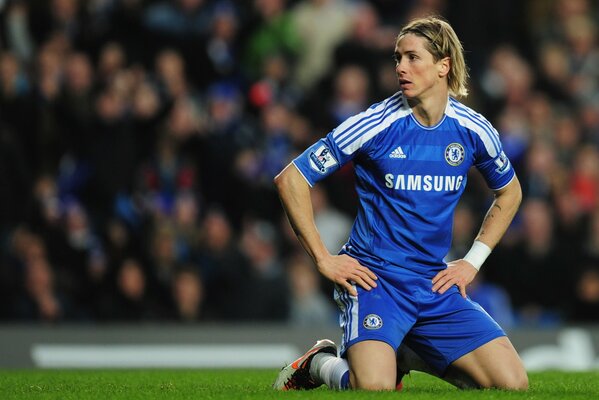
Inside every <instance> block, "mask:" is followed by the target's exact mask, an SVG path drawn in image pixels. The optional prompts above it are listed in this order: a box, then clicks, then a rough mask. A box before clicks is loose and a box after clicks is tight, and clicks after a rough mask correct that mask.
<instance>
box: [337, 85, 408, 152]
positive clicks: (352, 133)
mask: <svg viewBox="0 0 599 400" xmlns="http://www.w3.org/2000/svg"><path fill="white" fill-rule="evenodd" d="M411 112H412V110H411V109H410V108H409V107H407V106H406V105H405V103H404V101H403V96H402V95H401V93H397V94H395V95H393V96H391V97H390V98H388V99H387V100H385V101H383V102H381V103H379V104H376V105H375V106H373V107H371V108H369V109H368V110H367V111H365V112H363V113H360V114H358V115H356V116H354V117H351V118H348V119H347V120H346V121H345V122H343V123H342V124H341V125H339V127H338V128H337V129H336V130H335V132H333V139H334V140H335V143H337V145H338V146H339V148H340V149H341V151H343V153H345V154H352V153H354V152H355V151H356V150H358V149H359V148H360V147H362V145H363V144H364V143H366V142H368V141H369V140H370V139H372V138H373V137H374V136H376V135H377V134H379V133H380V132H382V131H384V130H385V129H387V128H388V127H389V126H390V125H391V124H392V123H393V122H395V121H396V120H398V119H399V118H402V117H404V116H406V115H409V114H410V113H411Z"/></svg>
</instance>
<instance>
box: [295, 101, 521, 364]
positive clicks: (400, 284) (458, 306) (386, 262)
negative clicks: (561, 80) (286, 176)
mask: <svg viewBox="0 0 599 400" xmlns="http://www.w3.org/2000/svg"><path fill="white" fill-rule="evenodd" d="M350 161H352V162H353V163H354V169H355V174H356V191H357V194H358V198H359V207H358V212H357V216H356V220H355V222H354V225H353V228H352V231H351V234H350V237H349V240H348V242H347V244H346V245H345V246H344V247H343V249H342V250H341V252H342V253H346V254H348V255H350V256H351V257H354V258H355V259H357V260H358V261H359V262H360V263H361V264H362V265H364V266H366V267H368V268H369V269H371V270H372V271H373V272H374V273H375V274H376V275H377V277H378V281H377V285H378V286H377V288H374V289H372V290H371V291H366V290H362V289H361V288H360V287H358V288H357V290H358V296H350V295H349V293H347V292H346V291H345V290H344V289H342V288H339V287H338V288H337V289H336V293H335V297H336V300H337V303H338V305H339V308H340V310H341V316H340V323H341V327H342V329H343V343H342V349H341V352H342V354H344V353H345V351H346V350H347V348H348V347H349V346H351V345H352V344H354V343H357V342H359V341H363V340H381V341H384V342H387V343H388V344H389V345H391V346H392V347H393V348H395V349H396V348H398V347H399V345H400V344H401V343H402V341H404V340H405V342H406V344H408V345H409V346H410V347H412V348H413V349H414V350H415V351H416V352H417V353H419V355H420V356H421V357H423V358H424V359H425V361H427V362H429V364H431V366H433V367H435V368H436V369H437V370H438V371H439V372H442V371H444V370H445V368H446V367H447V366H448V365H449V364H450V363H451V362H453V361H455V360H456V359H458V358H459V357H461V356H462V355H464V354H467V353H469V352H470V351H472V350H474V349H476V348H477V347H479V346H481V345H482V344H484V343H486V342H488V341H490V340H492V339H494V338H496V337H499V336H503V335H505V333H504V332H503V330H502V329H501V328H500V327H499V326H498V325H497V323H495V321H493V319H492V318H491V317H490V316H489V315H488V314H487V313H486V312H485V311H484V310H483V309H482V308H481V307H480V306H479V305H478V304H476V303H475V302H473V301H471V300H470V299H464V298H462V297H461V295H460V294H459V291H458V289H457V287H455V286H454V287H453V288H451V289H450V290H448V291H447V292H445V293H444V294H442V295H441V294H438V293H433V292H432V282H431V279H432V278H433V277H434V276H435V275H436V274H437V273H438V272H439V271H441V270H442V269H445V268H446V267H447V265H446V264H445V262H444V261H443V259H444V257H445V256H446V254H447V253H448V251H449V248H450V246H451V234H452V226H453V213H454V209H455V207H456V205H457V203H458V200H459V199H460V196H461V195H462V193H463V192H464V188H465V187H466V181H467V174H468V170H469V169H470V167H471V166H473V165H474V166H476V168H477V169H478V170H479V171H480V172H481V173H482V175H483V177H484V178H485V180H486V182H487V184H488V186H489V187H490V188H491V189H493V190H498V189H501V188H503V187H505V186H506V185H508V184H509V183H510V182H511V180H512V179H513V178H514V176H515V173H514V170H513V168H512V166H511V164H510V161H509V160H508V158H507V157H506V155H505V153H504V152H503V150H502V146H501V142H500V141H499V135H498V133H497V131H496V130H495V128H493V126H492V125H491V124H490V123H489V122H488V121H487V120H486V119H485V118H484V117H483V116H481V115H480V114H478V113H476V112H474V111H473V110H471V109H470V108H468V107H466V106H465V105H463V104H461V103H460V102H458V101H457V100H455V99H454V98H451V97H450V98H448V102H447V106H446V109H445V115H444V117H443V118H442V120H441V121H440V122H439V123H438V124H437V125H435V126H432V127H426V126H423V125H421V124H420V123H419V122H418V121H417V120H416V118H415V117H414V115H413V114H412V110H411V108H410V107H409V105H408V103H407V100H406V99H405V98H404V96H403V95H402V93H401V92H398V93H396V94H395V95H393V96H391V97H389V98H388V99H386V100H384V101H382V102H380V103H377V104H374V105H372V106H371V107H370V108H369V109H368V110H366V111H364V112H362V113H360V114H358V115H355V116H353V117H350V118H348V119H347V120H346V121H345V122H343V123H342V124H341V125H339V126H338V127H337V128H335V129H334V130H333V131H332V132H330V133H329V134H328V135H327V136H326V137H324V138H323V139H321V140H319V141H318V142H316V143H315V144H314V145H312V146H310V147H309V148H308V149H307V150H306V151H304V153H302V154H301V155H300V156H299V157H297V158H296V159H295V160H294V161H293V163H294V165H295V166H296V167H297V169H298V170H299V171H300V173H301V174H302V175H303V176H304V178H305V179H306V181H307V182H308V184H309V185H310V186H313V185H314V184H316V183H317V182H318V181H320V180H322V179H324V178H325V177H327V176H328V175H330V174H332V173H333V172H335V171H337V170H338V169H339V168H340V167H341V166H343V165H344V164H346V163H348V162H350Z"/></svg>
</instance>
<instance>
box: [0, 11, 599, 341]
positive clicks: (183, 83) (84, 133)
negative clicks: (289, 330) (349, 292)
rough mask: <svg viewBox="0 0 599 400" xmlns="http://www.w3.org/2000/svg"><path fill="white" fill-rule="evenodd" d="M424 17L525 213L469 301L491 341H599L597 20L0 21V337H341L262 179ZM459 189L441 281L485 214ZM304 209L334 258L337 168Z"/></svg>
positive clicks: (268, 17) (345, 200)
mask: <svg viewBox="0 0 599 400" xmlns="http://www.w3.org/2000/svg"><path fill="white" fill-rule="evenodd" d="M431 13H433V14H439V15H442V16H444V17H445V18H446V19H447V20H448V21H449V22H450V23H451V24H452V25H453V27H454V28H455V30H456V32H457V34H458V36H459V37H460V39H461V40H462V42H463V45H464V48H465V50H466V59H467V63H468V65H469V68H470V76H471V79H470V83H469V90H470V95H469V96H468V98H467V99H464V100H463V101H464V102H465V103H466V104H467V105H468V106H470V107H472V108H474V109H475V110H477V111H478V112H481V113H482V114H483V115H485V116H486V117H487V118H488V119H489V120H490V121H491V122H492V123H493V124H494V126H495V127H496V128H497V130H498V131H499V132H500V135H501V139H502V142H503V145H504V148H505V152H506V153H507V155H508V156H509V157H510V159H511V161H512V163H513V165H514V168H515V170H516V172H517V174H518V176H519V178H520V180H521V183H522V186H523V190H524V196H525V197H524V201H523V204H522V207H521V209H520V211H519V213H518V215H517V216H516V219H515V221H514V223H513V224H512V226H511V227H510V229H509V231H508V232H507V234H506V236H505V238H504V239H503V241H502V242H501V244H500V245H499V246H498V248H497V249H496V250H495V251H494V252H493V254H492V256H491V257H490V259H489V260H488V261H487V262H486V264H485V266H484V268H483V269H482V271H481V273H480V274H479V276H478V278H477V282H476V284H475V285H473V287H472V289H471V291H470V294H471V296H472V297H473V298H474V299H475V300H477V301H479V302H480V303H481V304H482V305H483V306H484V307H485V308H486V309H487V310H488V311H489V313H490V314H492V315H493V316H494V317H495V318H496V319H497V320H498V322H500V324H501V325H502V326H503V327H504V328H506V329H525V328H531V327H532V328H541V329H544V328H547V329H552V328H556V327H557V328H559V327H563V326H566V325H569V324H587V323H597V322H599V40H598V38H599V31H598V28H599V4H598V2H597V1H594V0H528V1H520V0H505V1H495V2H480V1H475V0H452V1H448V0H411V1H407V0H406V1H395V0H371V1H350V0H295V1H292V0H287V1H285V0H254V1H241V0H236V1H235V0H170V1H166V0H87V1H83V0H29V1H27V0H0V221H1V224H0V321H1V322H2V324H4V325H10V324H14V323H22V322H27V323H35V324H38V325H39V323H43V324H44V326H45V325H48V324H50V325H52V326H55V325H57V326H60V325H61V324H64V323H69V324H81V325H90V324H91V325H92V326H101V325H102V324H105V323H115V322H119V323H139V322H143V323H153V322H157V323H163V322H169V323H197V322H201V323H208V322H211V323H212V322H217V323H218V322H227V323H229V322H231V323H237V322H246V323H247V322H249V323H258V322H269V323H282V324H285V325H289V326H295V327H306V328H310V327H315V326H319V327H323V326H324V327H332V328H335V327H337V317H336V306H335V305H334V303H333V301H332V295H331V294H332V286H331V284H330V283H329V282H326V281H324V280H323V279H322V278H321V277H320V276H319V275H318V274H317V272H316V270H315V268H314V266H313V264H312V262H311V260H310V259H308V258H307V257H306V255H305V254H304V252H303V250H302V249H301V248H300V247H299V244H298V242H297V240H296V239H295V236H294V235H293V233H292V231H291V230H290V228H289V226H288V223H287V221H286V219H285V217H284V215H283V214H282V208H281V206H280V204H279V201H278V198H277V195H276V193H275V191H274V188H273V184H272V178H273V177H274V175H276V174H277V173H278V172H279V171H280V170H281V169H282V168H283V167H284V166H285V165H286V164H287V163H288V162H289V161H290V160H291V159H293V158H294V157H295V156H296V155H298V154H299V153H300V152H301V151H303V149H305V148H306V147H307V146H308V145H310V144H312V143H313V142H315V141H316V140H318V138H320V137H322V136H324V135H325V134H326V133H328V132H329V131H330V130H331V129H333V128H334V127H335V126H337V125H338V124H339V123H340V122H341V121H343V120H344V119H345V118H347V117H348V116H351V115H353V114H355V113H358V112H360V111H362V110H364V109H365V108H367V107H368V106H369V105H370V104H372V103H374V102H377V101H380V100H382V99H384V98H385V97H388V96H390V95H391V94H393V93H394V92H396V91H397V79H396V76H395V72H394V63H393V60H392V53H393V49H394V45H395V36H396V35H397V33H398V31H399V29H400V28H401V26H402V25H403V24H404V23H405V22H407V21H408V20H410V19H411V18H413V17H417V16H423V15H428V14H431ZM468 183H469V185H468V188H467V192H466V194H465V196H464V197H463V199H462V201H461V203H460V205H459V207H458V209H457V210H456V214H455V225H454V242H453V247H452V249H451V252H450V254H449V255H448V259H452V258H460V257H462V256H463V255H464V254H465V252H466V251H467V249H468V248H469V247H470V245H471V243H472V240H473V238H474V237H475V235H476V233H477V230H478V227H479V226H480V223H481V220H482V217H483V216H484V213H485V212H486V210H487V208H488V207H489V205H490V204H491V201H492V194H491V192H490V191H489V190H488V189H487V188H486V186H485V184H484V181H483V180H482V178H481V177H480V175H479V174H478V172H476V171H472V173H471V175H470V176H469V182H468ZM312 196H313V202H314V211H315V215H316V222H317V225H318V227H319V229H320V231H321V234H322V237H323V239H324V240H325V241H326V245H327V247H328V248H329V250H330V251H331V252H337V251H338V250H339V248H340V247H341V245H342V244H343V243H344V242H345V240H346V238H347V235H348V232H349V229H350V228H351V224H352V220H353V216H354V213H355V209H356V196H355V194H354V191H353V171H352V166H351V165H348V166H346V167H344V168H343V169H342V170H340V171H339V172H338V173H336V174H335V175H333V176H331V177H330V178H329V179H327V180H325V181H324V182H323V183H321V184H319V185H318V186H317V187H316V188H315V189H314V190H313V192H312ZM310 340H311V339H310Z"/></svg>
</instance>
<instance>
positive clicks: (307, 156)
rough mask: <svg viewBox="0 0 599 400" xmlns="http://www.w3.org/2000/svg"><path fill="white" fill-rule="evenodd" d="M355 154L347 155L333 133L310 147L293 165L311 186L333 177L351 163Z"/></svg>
mask: <svg viewBox="0 0 599 400" xmlns="http://www.w3.org/2000/svg"><path fill="white" fill-rule="evenodd" d="M354 154H355V153H353V154H345V153H344V152H343V151H341V149H340V148H339V146H338V145H337V144H336V142H335V140H334V139H333V132H331V133H329V134H328V135H327V136H325V137H324V138H322V139H320V140H319V141H317V142H316V143H314V144H313V145H312V146H310V147H308V148H307V149H306V150H305V151H304V152H303V153H302V154H300V155H299V156H298V157H297V158H296V159H294V160H293V164H294V165H295V166H296V167H297V169H298V170H299V171H300V173H301V174H302V175H303V176H304V178H305V179H306V181H307V182H308V184H309V185H310V186H314V184H316V183H317V182H319V181H321V180H322V179H324V178H326V177H327V176H329V175H331V174H332V173H333V172H335V171H337V170H338V169H339V168H341V167H342V166H343V165H345V164H346V163H348V162H349V161H351V159H352V158H353V156H354Z"/></svg>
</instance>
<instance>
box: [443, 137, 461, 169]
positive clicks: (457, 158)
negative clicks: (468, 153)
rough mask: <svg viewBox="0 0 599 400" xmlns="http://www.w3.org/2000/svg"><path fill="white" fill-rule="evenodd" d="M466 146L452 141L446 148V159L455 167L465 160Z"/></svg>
mask: <svg viewBox="0 0 599 400" xmlns="http://www.w3.org/2000/svg"><path fill="white" fill-rule="evenodd" d="M464 154H465V152H464V147H462V145H461V144H459V143H451V144H450V145H448V146H447V147H446V148H445V161H447V163H448V164H449V165H452V166H454V167H456V166H458V165H460V164H461V163H462V161H464Z"/></svg>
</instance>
